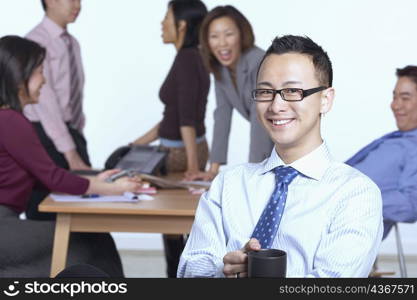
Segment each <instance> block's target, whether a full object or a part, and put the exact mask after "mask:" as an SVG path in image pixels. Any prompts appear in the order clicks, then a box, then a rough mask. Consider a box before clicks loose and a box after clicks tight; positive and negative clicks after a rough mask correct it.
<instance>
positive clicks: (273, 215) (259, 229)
mask: <svg viewBox="0 0 417 300" xmlns="http://www.w3.org/2000/svg"><path fill="white" fill-rule="evenodd" d="M274 173H275V189H274V192H273V193H272V196H271V198H270V199H269V202H268V204H267V205H266V207H265V208H264V210H263V212H262V215H261V217H260V218H259V220H258V223H257V224H256V226H255V230H254V231H253V233H252V237H253V238H256V239H257V240H258V241H259V242H260V244H261V248H262V249H267V248H271V246H272V242H273V241H274V239H275V236H276V234H277V232H278V227H279V224H280V222H281V218H282V215H283V213H284V208H285V202H286V200H287V193H288V185H289V184H290V183H291V181H292V180H293V179H294V178H295V177H296V176H297V175H298V171H297V170H295V169H294V168H292V167H285V168H284V167H282V166H280V167H277V168H275V169H274Z"/></svg>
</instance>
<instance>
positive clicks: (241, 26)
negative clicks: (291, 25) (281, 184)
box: [189, 5, 273, 180]
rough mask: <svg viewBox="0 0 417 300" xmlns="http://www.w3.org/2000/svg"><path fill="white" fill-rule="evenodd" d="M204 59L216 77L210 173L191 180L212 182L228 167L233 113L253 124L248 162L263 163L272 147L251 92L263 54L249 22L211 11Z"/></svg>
mask: <svg viewBox="0 0 417 300" xmlns="http://www.w3.org/2000/svg"><path fill="white" fill-rule="evenodd" d="M200 43H201V52H202V54H203V59H204V62H205V64H206V66H207V67H208V69H209V70H210V71H211V72H212V73H213V74H214V78H215V90H216V110H215V111H214V131H213V142H212V147H211V154H210V162H211V165H210V169H209V171H208V172H201V173H199V174H197V175H195V176H191V177H190V178H189V179H198V178H201V179H205V180H211V179H213V178H214V176H216V174H217V173H218V171H219V167H220V165H222V164H226V163H227V149H228V143H229V133H230V127H231V119H232V113H233V110H234V109H236V110H237V111H238V112H239V113H240V114H241V115H242V117H244V118H245V119H246V120H248V121H249V122H250V146H249V162H260V161H262V160H264V159H265V158H266V157H268V156H269V155H270V153H271V150H272V147H273V143H272V141H271V139H270V138H269V137H268V135H267V133H266V132H265V130H263V128H262V125H261V124H260V123H259V122H258V119H257V117H256V109H255V104H254V103H253V101H251V91H252V89H254V88H255V82H256V72H257V69H258V65H259V63H260V61H261V59H262V57H263V56H264V53H265V52H264V51H263V50H262V49H260V48H258V47H256V46H255V44H254V43H255V37H254V34H253V31H252V26H251V25H250V23H249V21H248V20H247V19H246V18H245V16H243V15H242V13H240V12H239V11H238V10H237V9H236V8H234V7H233V6H230V5H227V6H217V7H215V8H214V9H213V10H211V11H210V12H209V13H208V14H207V16H206V18H205V19H204V22H203V24H202V25H201V31H200Z"/></svg>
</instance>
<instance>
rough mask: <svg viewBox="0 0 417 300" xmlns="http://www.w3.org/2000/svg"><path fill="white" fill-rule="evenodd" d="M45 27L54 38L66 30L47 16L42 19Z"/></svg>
mask: <svg viewBox="0 0 417 300" xmlns="http://www.w3.org/2000/svg"><path fill="white" fill-rule="evenodd" d="M42 24H43V27H44V28H45V29H46V31H47V32H48V33H49V35H50V36H51V37H52V38H58V37H60V36H61V35H62V34H63V33H64V32H66V31H65V30H64V29H63V28H62V27H61V26H59V25H58V24H57V23H55V22H54V21H52V20H51V19H50V18H48V17H47V16H45V17H44V18H43V20H42Z"/></svg>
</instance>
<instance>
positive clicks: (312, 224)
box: [178, 36, 383, 277]
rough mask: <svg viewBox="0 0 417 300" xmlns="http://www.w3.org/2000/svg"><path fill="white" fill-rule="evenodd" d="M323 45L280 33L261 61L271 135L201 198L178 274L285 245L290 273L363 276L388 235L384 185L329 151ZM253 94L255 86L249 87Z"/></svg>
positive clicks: (226, 268) (261, 99) (328, 74)
mask: <svg viewBox="0 0 417 300" xmlns="http://www.w3.org/2000/svg"><path fill="white" fill-rule="evenodd" d="M332 79H333V71H332V65H331V62H330V59H329V57H328V55H327V53H326V52H324V50H323V49H322V48H321V47H320V46H318V45H317V44H316V43H315V42H313V41H312V40H311V39H309V38H306V37H300V36H283V37H279V38H276V39H275V40H274V41H273V43H272V45H271V47H270V48H269V49H268V51H267V52H266V54H265V57H264V59H263V61H262V62H261V65H260V68H259V72H258V78H257V86H256V89H255V90H254V91H253V93H252V99H253V101H256V103H257V104H256V105H257V112H258V118H259V120H260V122H261V123H262V124H263V126H264V128H265V130H267V132H268V133H269V135H270V137H271V139H272V140H273V141H274V143H275V147H274V149H272V152H271V156H270V157H269V158H267V159H266V160H264V161H263V162H261V163H257V164H253V163H252V164H251V163H249V164H243V165H239V166H236V167H232V168H229V169H227V170H225V171H224V172H222V173H220V174H219V175H218V176H217V177H216V178H215V179H214V181H213V183H212V185H211V188H210V190H209V191H208V192H207V193H205V194H204V195H203V196H202V197H201V199H200V202H199V206H198V209H197V212H196V217H195V222H194V224H193V227H192V230H191V234H190V237H189V239H188V241H187V245H186V247H185V249H184V252H183V254H182V257H181V261H180V265H179V268H178V277H223V276H226V277H245V276H247V252H248V251H251V250H258V249H261V248H277V249H281V250H284V251H286V252H287V277H366V276H368V274H369V272H370V270H371V268H372V264H373V262H374V260H375V258H376V255H377V253H378V249H379V245H380V243H381V237H382V229H383V226H382V200H381V193H380V191H379V189H378V187H377V186H376V185H375V184H374V183H373V182H372V181H371V180H370V179H369V178H368V177H366V176H365V175H363V174H362V173H360V172H359V171H357V170H355V169H353V168H351V167H349V166H347V165H345V164H344V163H341V162H336V161H334V160H333V158H332V157H331V155H330V153H329V151H328V148H327V146H326V143H325V142H324V141H323V139H322V137H321V132H320V122H321V116H322V115H324V114H325V113H327V112H329V111H330V109H331V107H332V104H333V98H334V89H333V87H332ZM248 96H249V95H248Z"/></svg>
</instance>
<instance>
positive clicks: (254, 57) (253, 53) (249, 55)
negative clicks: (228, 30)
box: [243, 46, 265, 65]
mask: <svg viewBox="0 0 417 300" xmlns="http://www.w3.org/2000/svg"><path fill="white" fill-rule="evenodd" d="M264 55H265V51H264V50H262V49H261V48H259V47H257V46H253V47H251V48H249V49H247V50H246V51H245V53H244V54H243V56H244V58H245V59H246V60H247V61H248V62H249V64H253V65H256V64H259V62H260V61H261V60H262V58H263V57H264Z"/></svg>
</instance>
